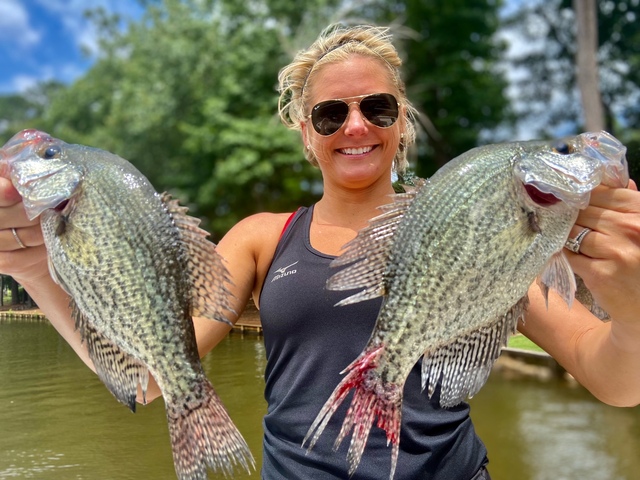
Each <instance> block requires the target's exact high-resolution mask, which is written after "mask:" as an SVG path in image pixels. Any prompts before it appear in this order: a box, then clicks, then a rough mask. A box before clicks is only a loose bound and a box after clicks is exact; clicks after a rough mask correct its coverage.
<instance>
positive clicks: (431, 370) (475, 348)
mask: <svg viewBox="0 0 640 480" xmlns="http://www.w3.org/2000/svg"><path fill="white" fill-rule="evenodd" d="M528 305H529V298H528V297H527V296H524V297H523V298H521V299H520V300H519V301H518V302H517V303H516V304H515V305H514V306H513V307H511V309H510V310H509V311H508V312H507V313H506V314H505V315H503V316H502V317H499V318H497V319H496V320H495V321H493V322H491V323H489V324H488V325H485V326H483V327H481V328H479V329H477V330H473V331H471V332H469V333H468V334H467V335H464V336H462V337H459V338H457V339H456V340H454V341H453V342H451V343H448V344H446V345H444V346H442V347H440V348H438V349H437V350H435V351H433V352H425V354H424V358H423V360H422V388H423V389H425V388H426V389H427V392H428V394H429V397H431V396H432V395H433V394H434V393H435V390H436V387H437V385H438V383H439V384H440V387H441V388H440V405H441V406H443V407H453V406H455V405H457V404H459V403H460V402H462V401H464V400H465V399H467V398H470V397H473V395H475V394H476V393H478V391H480V389H481V388H482V386H483V385H484V384H485V383H486V381H487V379H488V378H489V374H490V373H491V368H492V367H493V364H494V363H495V361H496V359H497V358H498V357H499V356H500V352H501V350H502V348H503V347H504V346H506V344H507V341H508V340H509V337H510V336H511V335H512V334H513V333H515V331H516V328H517V325H518V320H519V319H520V318H522V317H523V315H524V313H525V311H526V309H527V306H528Z"/></svg>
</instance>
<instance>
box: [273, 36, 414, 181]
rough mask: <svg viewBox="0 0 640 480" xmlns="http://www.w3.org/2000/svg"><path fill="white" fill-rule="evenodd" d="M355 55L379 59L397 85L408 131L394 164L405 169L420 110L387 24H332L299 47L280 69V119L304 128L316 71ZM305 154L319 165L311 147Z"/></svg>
mask: <svg viewBox="0 0 640 480" xmlns="http://www.w3.org/2000/svg"><path fill="white" fill-rule="evenodd" d="M351 55H360V56H365V57H371V58H375V59H377V60H379V61H380V62H381V64H383V65H385V66H386V67H387V70H388V72H389V76H390V79H391V81H392V83H393V85H394V86H395V88H396V89H397V93H398V94H399V98H398V103H399V104H400V111H401V114H404V119H402V120H403V125H404V132H402V136H401V140H400V145H399V146H398V149H397V151H396V156H395V158H394V160H393V168H394V170H395V171H397V172H399V173H402V172H404V171H405V170H406V168H407V166H408V161H407V147H409V146H410V145H412V144H413V143H414V142H415V138H416V131H415V126H414V121H413V120H414V118H415V115H416V110H415V108H414V107H413V106H412V105H411V103H410V102H409V100H408V99H407V95H406V90H405V85H404V82H403V81H402V78H401V77H400V66H401V65H402V60H401V59H400V57H399V55H398V52H397V50H396V49H395V47H394V46H393V44H392V43H391V35H390V33H389V29H388V28H386V27H376V26H372V25H360V26H355V27H346V26H343V25H330V26H329V27H327V28H326V29H325V30H323V31H322V33H321V34H320V36H319V37H318V39H317V40H316V41H315V42H313V44H312V45H311V46H310V47H309V48H307V49H306V50H301V51H299V52H298V53H297V54H296V56H295V57H294V59H293V61H292V62H291V63H290V64H289V65H287V66H285V67H284V68H282V70H280V73H279V75H278V82H279V92H280V98H279V101H278V111H279V115H280V119H281V120H282V123H284V124H285V125H286V126H287V127H288V128H290V129H293V130H300V129H301V126H300V123H301V122H302V121H304V120H305V118H306V116H307V113H308V108H307V102H308V100H309V90H310V88H309V86H310V84H311V83H312V81H313V74H314V73H315V72H316V71H317V70H318V69H319V68H320V67H321V66H322V65H326V64H329V63H335V62H340V61H344V60H345V59H347V58H348V57H349V56H351ZM305 156H306V158H307V160H308V161H309V162H310V163H311V164H312V165H315V166H317V165H318V161H317V159H316V158H315V156H314V154H313V152H312V151H311V150H310V149H305Z"/></svg>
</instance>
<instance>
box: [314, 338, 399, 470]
mask: <svg viewBox="0 0 640 480" xmlns="http://www.w3.org/2000/svg"><path fill="white" fill-rule="evenodd" d="M382 350H383V347H382V346H380V347H376V348H374V349H369V350H365V351H364V352H363V353H362V354H360V356H359V357H358V358H357V359H356V360H355V361H354V362H353V363H352V364H351V365H349V366H348V367H347V368H346V369H345V370H344V372H342V373H345V372H348V373H347V375H346V377H345V378H344V379H343V380H342V381H341V382H340V384H339V385H338V386H337V387H336V388H335V390H334V391H333V393H332V394H331V397H329V400H327V402H326V403H325V404H324V407H322V410H320V413H319V414H318V416H317V417H316V419H315V420H314V422H313V424H312V425H311V428H309V431H308V432H307V435H306V437H305V438H304V440H303V441H302V446H304V445H305V443H307V441H308V440H310V441H309V447H308V450H311V449H312V448H313V446H314V445H315V444H316V442H317V441H318V439H319V438H320V435H322V432H323V431H324V429H325V427H326V426H327V424H328V423H329V419H330V418H331V416H332V415H333V414H334V413H335V411H336V410H337V409H338V407H339V406H340V404H341V403H342V402H343V400H344V399H345V398H346V396H347V395H348V393H349V391H351V390H352V389H354V395H353V399H352V400H351V405H350V406H349V410H348V411H347V415H346V417H345V419H344V422H343V423H342V429H341V430H340V433H339V434H338V438H336V441H335V443H334V446H333V448H334V450H337V449H338V447H339V446H340V444H341V443H342V440H344V438H345V437H346V436H347V435H348V434H349V432H351V431H352V430H353V435H352V437H351V443H350V445H349V451H348V453H347V460H348V461H349V475H353V473H354V472H355V471H356V469H357V468H358V464H359V463H360V459H361V458H362V452H363V451H364V447H365V444H366V442H367V438H368V437H369V432H370V430H371V426H372V425H373V422H374V420H375V418H376V417H377V418H378V422H377V426H378V427H380V428H382V429H383V430H384V431H385V432H386V435H387V445H388V444H389V443H390V444H391V474H390V476H389V478H390V479H392V478H393V475H394V473H395V470H396V463H397V461H398V446H399V441H400V420H401V416H402V410H401V406H402V385H396V384H383V383H382V381H381V380H380V377H379V374H378V373H377V372H376V371H374V368H375V367H376V365H377V361H378V358H379V357H380V354H381V353H382Z"/></svg>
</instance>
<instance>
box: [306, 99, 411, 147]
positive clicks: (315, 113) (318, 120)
mask: <svg viewBox="0 0 640 480" xmlns="http://www.w3.org/2000/svg"><path fill="white" fill-rule="evenodd" d="M347 98H348V99H351V98H359V99H360V100H357V101H355V102H349V103H347V102H345V101H344V100H343V99H341V98H337V99H335V100H325V101H324V102H320V103H318V104H317V105H316V106H315V107H313V108H312V109H311V114H310V115H307V118H309V117H311V124H312V125H313V129H314V130H315V131H316V132H318V133H319V134H320V135H323V136H325V137H326V136H329V135H333V134H334V133H336V132H337V131H338V130H340V127H342V125H343V124H344V122H345V121H346V120H347V117H348V116H349V106H351V105H352V104H354V103H355V104H357V105H358V108H359V109H360V113H362V115H364V118H366V119H367V120H368V121H369V122H370V123H371V124H373V125H375V126H376V127H380V128H389V127H390V126H391V125H393V124H394V123H396V120H398V101H397V100H396V97H394V96H393V95H391V94H390V93H374V94H372V95H359V96H356V97H347Z"/></svg>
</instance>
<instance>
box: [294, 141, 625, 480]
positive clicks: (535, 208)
mask: <svg viewBox="0 0 640 480" xmlns="http://www.w3.org/2000/svg"><path fill="white" fill-rule="evenodd" d="M625 151H626V148H625V147H624V146H623V145H621V144H620V142H618V141H617V140H616V139H615V138H613V137H612V136H611V135H609V134H608V133H606V132H599V133H584V134H581V135H578V136H576V137H573V138H567V139H563V140H562V141H556V142H545V141H531V142H516V143H505V144H497V145H488V146H484V147H479V148H476V149H473V150H470V151H469V152H467V153H464V154H463V155H461V156H459V157H457V158H456V159H454V160H452V161H451V162H449V163H448V164H447V165H445V166H444V167H443V168H441V169H440V170H439V171H438V172H437V173H436V174H435V175H434V176H433V177H432V178H431V179H430V180H429V181H426V182H425V183H424V184H423V185H421V186H419V187H418V188H417V189H416V191H414V192H413V193H406V194H399V195H397V196H395V197H394V201H393V202H392V203H391V204H390V205H387V206H385V207H383V209H382V211H383V212H384V213H382V214H381V215H379V216H378V217H376V218H374V219H373V220H372V221H371V222H370V224H369V226H368V227H366V228H365V229H363V230H362V231H360V232H359V233H358V235H357V237H356V238H355V239H354V240H353V241H352V242H350V243H349V244H347V246H346V248H345V252H344V253H343V255H341V256H340V257H338V258H337V259H336V260H334V264H335V265H336V266H344V265H347V267H345V268H343V269H342V270H340V271H339V272H338V273H336V274H335V275H333V276H332V277H331V278H330V279H329V281H328V288H330V289H333V290H351V289H361V290H360V291H359V292H358V293H355V294H352V295H351V296H349V297H348V298H346V299H344V300H343V301H342V302H340V304H350V303H355V302H359V301H363V300H367V299H371V298H375V297H378V296H383V297H384V302H383V306H382V307H381V310H380V312H379V315H378V318H377V320H376V324H375V328H374V331H373V333H372V335H371V338H370V339H369V341H368V343H367V345H366V347H365V348H364V350H363V351H362V353H361V354H360V356H359V357H358V358H357V359H356V360H355V361H354V362H353V363H352V364H351V365H350V366H349V367H347V368H346V369H345V372H343V373H346V376H345V377H344V379H343V380H342V382H341V383H340V384H339V385H338V386H337V387H336V389H335V390H334V392H333V393H332V395H331V396H330V398H329V399H328V401H327V402H326V403H325V405H324V407H323V408H322V410H321V411H320V413H319V414H318V416H317V418H316V419H315V421H314V422H313V424H312V426H311V428H310V429H309V432H308V433H307V436H306V438H305V440H304V442H303V445H305V444H307V442H309V443H308V445H309V447H308V448H309V449H310V448H312V447H313V445H314V444H315V442H316V441H317V440H318V438H319V436H320V435H321V434H322V431H323V430H324V428H325V426H326V425H327V423H328V422H329V419H330V418H331V416H332V415H333V414H334V412H335V411H336V409H337V408H338V406H339V405H340V404H341V403H342V402H343V401H344V399H345V397H346V396H347V394H348V393H349V392H350V391H352V390H353V391H354V392H353V398H352V400H351V406H350V408H349V410H348V412H347V414H346V418H345V419H344V422H343V425H342V429H341V431H340V433H339V435H338V438H337V439H336V442H335V446H336V448H337V447H338V446H339V445H340V443H341V442H342V441H343V439H344V438H345V437H346V436H347V435H349V433H350V432H351V431H353V434H352V436H351V443H350V447H349V451H348V455H347V458H348V461H349V464H350V472H351V473H353V472H354V471H355V470H356V468H357V466H358V463H359V462H360V458H361V456H362V454H363V451H364V447H365V443H366V440H367V437H368V435H369V432H370V429H371V426H372V424H373V422H374V421H375V420H376V418H377V425H378V427H380V428H382V429H384V430H385V432H386V436H387V440H388V442H389V443H390V444H391V445H392V450H391V456H392V459H391V473H390V478H393V475H394V472H395V467H396V461H397V456H398V448H399V447H398V443H399V438H400V427H401V404H402V391H403V387H404V383H405V380H406V378H407V376H408V375H409V372H410V370H411V369H412V368H413V367H414V366H415V364H416V362H417V361H418V360H419V359H420V357H421V356H422V357H423V358H422V386H423V388H426V389H427V392H428V394H429V396H430V397H431V396H433V395H434V393H435V392H436V390H439V392H440V393H439V397H436V398H438V399H439V403H440V405H441V406H443V407H450V406H453V405H456V404H458V403H460V402H462V401H464V400H465V399H466V398H467V397H470V396H472V395H474V394H475V393H477V392H478V391H479V390H480V388H481V387H482V386H483V385H484V383H485V382H486V380H487V377H488V376H489V373H490V371H491V367H492V365H493V363H494V362H495V360H496V358H497V357H498V356H499V354H500V350H501V348H502V347H503V346H504V345H505V344H506V342H507V339H508V337H509V335H510V334H511V333H513V332H514V331H515V329H516V325H517V322H518V319H520V318H523V315H524V313H525V311H526V308H527V304H528V298H527V290H528V288H529V286H530V285H531V284H532V283H533V281H534V280H536V278H538V280H539V284H540V285H541V287H542V289H543V293H544V295H545V297H546V295H547V294H548V289H550V288H553V289H555V290H557V291H558V292H559V294H560V295H561V296H562V298H564V300H565V301H566V302H567V303H568V304H569V305H571V302H572V300H573V298H574V292H575V277H574V275H573V272H572V270H571V267H570V265H569V263H568V261H567V259H566V257H565V256H564V254H563V246H564V244H565V241H566V240H567V237H568V235H569V232H570V230H571V227H572V225H573V224H574V222H575V220H576V218H577V215H578V211H579V209H580V208H584V207H586V206H587V205H588V202H589V197H590V192H591V190H593V188H595V187H596V186H597V185H599V184H600V183H604V184H607V185H610V186H615V187H622V186H626V185H627V183H628V180H629V176H628V169H627V164H626V159H625ZM352 293H353V292H352ZM437 386H439V387H440V388H439V389H437V388H436V387H437Z"/></svg>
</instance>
